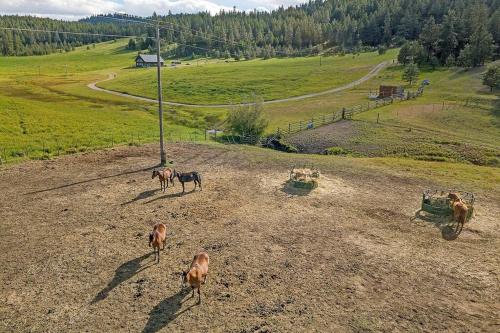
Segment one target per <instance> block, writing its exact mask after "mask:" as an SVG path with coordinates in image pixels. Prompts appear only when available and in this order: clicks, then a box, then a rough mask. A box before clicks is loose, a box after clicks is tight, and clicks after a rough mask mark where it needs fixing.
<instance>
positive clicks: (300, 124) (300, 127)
mask: <svg viewBox="0 0 500 333" xmlns="http://www.w3.org/2000/svg"><path fill="white" fill-rule="evenodd" d="M299 131H302V120H301V121H300V123H299Z"/></svg>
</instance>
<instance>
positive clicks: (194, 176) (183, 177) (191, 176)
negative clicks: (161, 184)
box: [174, 171, 202, 193]
mask: <svg viewBox="0 0 500 333" xmlns="http://www.w3.org/2000/svg"><path fill="white" fill-rule="evenodd" d="M174 172H175V171H174ZM175 176H176V177H177V179H178V180H179V182H181V184H182V193H184V183H189V182H194V190H196V185H198V186H199V187H200V191H201V190H202V187H201V176H200V174H199V173H198V172H196V171H191V172H186V173H180V172H175V174H174V177H175ZM194 190H193V191H194Z"/></svg>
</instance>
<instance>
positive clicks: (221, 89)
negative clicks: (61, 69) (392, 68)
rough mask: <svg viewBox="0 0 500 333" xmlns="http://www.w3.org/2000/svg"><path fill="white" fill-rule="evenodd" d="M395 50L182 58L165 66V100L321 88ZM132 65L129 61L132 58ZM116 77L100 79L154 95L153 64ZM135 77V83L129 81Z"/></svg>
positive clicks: (234, 99)
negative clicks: (181, 62) (235, 58)
mask: <svg viewBox="0 0 500 333" xmlns="http://www.w3.org/2000/svg"><path fill="white" fill-rule="evenodd" d="M396 57H397V50H396V49H394V50H390V51H389V52H387V53H386V54H384V55H378V54H377V53H376V52H367V53H362V54H360V55H351V54H349V55H346V56H329V57H325V56H323V57H321V59H320V57H300V58H289V59H286V58H285V59H269V60H262V59H258V60H251V61H241V62H234V61H231V62H224V61H220V62H218V61H217V62H215V61H209V62H207V63H205V62H204V61H203V60H202V61H199V62H198V61H185V62H184V65H182V66H176V67H167V68H165V69H164V70H163V78H162V85H163V88H164V97H165V99H166V100H168V101H172V102H182V103H188V104H223V103H226V104H232V103H234V104H235V103H240V102H245V101H247V102H253V101H254V98H253V97H252V96H257V97H258V98H262V99H263V100H266V101H267V100H274V99H280V98H286V97H292V96H299V95H304V94H307V93H312V92H319V91H323V90H327V89H331V88H334V87H338V86H341V85H343V84H346V83H349V82H352V81H355V80H357V79H359V78H361V77H362V76H364V75H366V74H367V73H368V72H369V71H370V70H371V69H372V68H373V67H374V66H376V65H378V64H380V63H382V62H386V61H387V62H389V63H390V62H391V61H392V60H393V59H395V58H396ZM130 65H132V62H130ZM116 74H117V78H115V79H113V80H110V81H106V82H103V83H100V84H98V86H100V87H103V88H107V89H110V90H115V91H120V92H126V93H129V94H132V95H138V96H146V97H150V98H156V94H157V90H156V89H157V88H156V69H155V68H130V67H128V68H123V69H121V70H120V71H118V72H116ZM130 82H134V84H130Z"/></svg>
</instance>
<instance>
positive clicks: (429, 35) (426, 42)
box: [419, 16, 440, 61]
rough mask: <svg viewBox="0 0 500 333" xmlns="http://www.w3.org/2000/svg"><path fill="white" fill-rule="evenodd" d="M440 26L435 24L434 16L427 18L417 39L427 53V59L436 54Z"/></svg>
mask: <svg viewBox="0 0 500 333" xmlns="http://www.w3.org/2000/svg"><path fill="white" fill-rule="evenodd" d="M439 36H440V27H439V25H437V24H436V21H435V20H434V16H431V17H430V18H429V20H427V22H426V24H425V26H424V28H423V29H422V32H421V33H420V36H419V40H420V43H421V44H422V46H423V47H424V50H425V52H426V55H427V61H429V60H430V58H431V57H432V56H434V55H436V53H437V51H438V46H439V42H440V40H439Z"/></svg>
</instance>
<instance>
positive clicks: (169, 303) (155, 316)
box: [142, 288, 198, 333]
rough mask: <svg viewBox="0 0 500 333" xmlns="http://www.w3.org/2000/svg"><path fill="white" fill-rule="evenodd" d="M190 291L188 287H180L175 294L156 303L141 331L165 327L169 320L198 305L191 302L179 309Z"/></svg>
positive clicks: (154, 331) (150, 332) (146, 331)
mask: <svg viewBox="0 0 500 333" xmlns="http://www.w3.org/2000/svg"><path fill="white" fill-rule="evenodd" d="M189 292H190V289H189V288H182V289H181V290H179V291H178V292H177V293H176V294H174V295H172V296H170V297H168V298H165V299H164V300H163V301H161V302H160V303H158V304H157V305H156V306H155V307H154V308H153V309H152V310H151V311H150V312H149V319H148V322H147V323H146V326H144V329H143V330H142V332H143V333H156V332H158V331H159V330H161V329H162V328H164V327H166V326H167V325H168V324H169V323H170V322H172V321H173V320H175V318H177V317H179V316H180V315H182V314H183V313H184V312H186V311H188V310H190V309H191V308H192V307H194V306H196V305H198V303H193V304H192V305H190V306H188V307H187V308H185V309H184V310H182V311H179V310H180V309H181V307H182V304H183V303H184V302H183V299H184V297H186V295H187V294H188V293H189Z"/></svg>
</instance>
